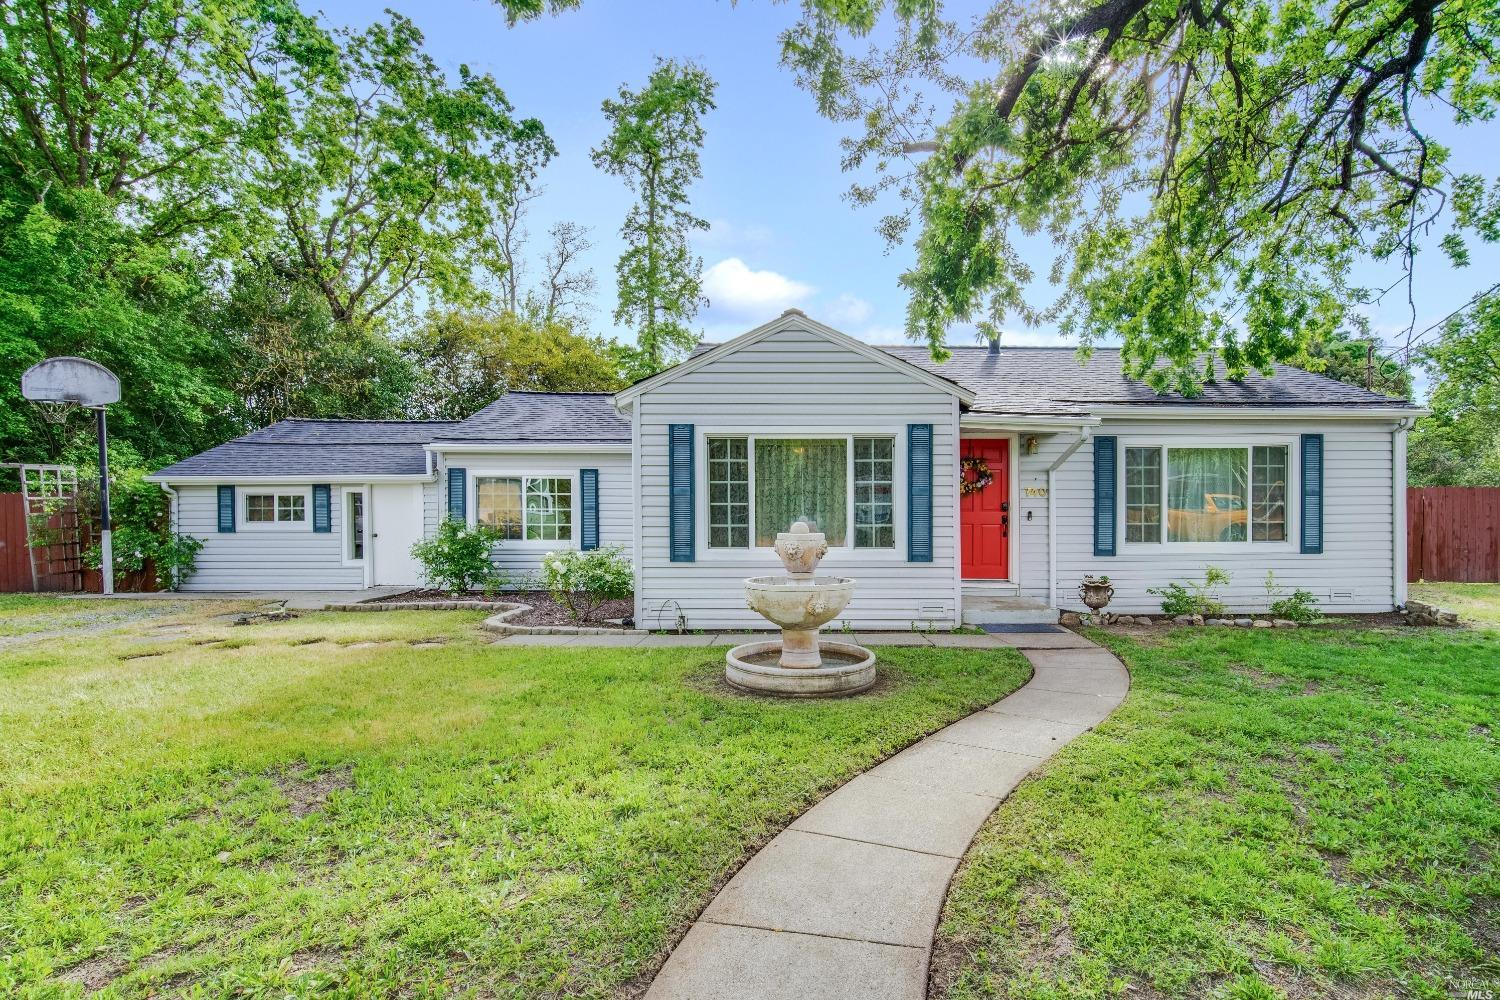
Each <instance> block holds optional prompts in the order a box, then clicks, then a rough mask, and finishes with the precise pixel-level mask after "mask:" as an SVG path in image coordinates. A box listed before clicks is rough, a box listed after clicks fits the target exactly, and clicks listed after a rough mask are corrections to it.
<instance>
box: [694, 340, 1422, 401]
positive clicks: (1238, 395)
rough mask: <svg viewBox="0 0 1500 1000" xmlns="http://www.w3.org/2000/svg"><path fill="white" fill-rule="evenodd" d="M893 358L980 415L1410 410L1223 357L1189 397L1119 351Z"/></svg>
mask: <svg viewBox="0 0 1500 1000" xmlns="http://www.w3.org/2000/svg"><path fill="white" fill-rule="evenodd" d="M718 346H719V345H718V344H715V343H710V342H708V341H704V342H702V343H700V344H698V346H697V347H695V348H693V351H692V353H691V354H689V355H688V357H687V360H692V359H693V358H695V357H697V356H698V355H700V354H702V353H703V352H705V351H710V350H713V349H714V348H715V347H718ZM871 346H873V347H878V348H880V350H882V351H885V352H886V353H887V354H890V355H891V356H892V357H896V358H900V359H901V360H902V361H906V362H909V363H911V364H913V365H916V366H917V367H918V368H921V369H923V370H925V371H929V372H931V373H933V374H934V375H939V376H941V377H943V378H945V379H947V380H948V381H950V382H953V383H955V384H957V385H960V386H962V387H963V388H965V389H968V390H969V391H970V392H972V393H974V394H975V396H976V398H975V400H974V405H973V406H971V407H970V408H969V409H970V411H971V412H975V413H1018V414H1020V413H1024V414H1038V415H1042V414H1045V415H1059V416H1061V415H1072V414H1083V413H1088V412H1089V409H1090V404H1111V405H1114V404H1130V405H1140V406H1163V405H1166V406H1381V407H1396V406H1402V407H1411V406H1412V404H1411V403H1409V402H1407V401H1406V400H1404V399H1392V398H1391V397H1389V396H1382V395H1380V394H1379V393H1378V392H1370V391H1369V390H1367V389H1361V388H1360V387H1359V386H1355V385H1350V384H1349V383H1347V382H1340V381H1338V380H1337V379H1331V378H1329V377H1328V376H1326V375H1318V374H1315V373H1313V372H1309V371H1304V370H1302V369H1301V368H1294V367H1292V366H1291V365H1275V366H1274V368H1275V371H1276V376H1275V378H1266V377H1264V376H1262V375H1258V374H1256V373H1254V372H1251V373H1250V374H1249V375H1247V376H1246V377H1245V378H1244V380H1242V381H1239V382H1232V381H1230V380H1229V379H1228V378H1227V377H1226V376H1225V374H1224V371H1225V369H1224V365H1223V363H1222V362H1217V363H1216V369H1217V371H1218V376H1219V377H1218V381H1216V382H1212V383H1210V384H1208V385H1205V386H1204V387H1203V393H1202V394H1201V395H1198V396H1194V397H1192V398H1191V399H1189V398H1187V397H1185V396H1182V395H1180V394H1179V393H1175V392H1168V393H1165V394H1162V395H1157V394H1156V393H1155V392H1153V391H1152V390H1151V389H1150V388H1149V387H1148V386H1145V385H1143V384H1141V383H1140V382H1133V381H1131V380H1130V379H1128V378H1126V377H1125V376H1124V375H1123V374H1121V372H1120V350H1119V348H1117V347H1116V348H1112V347H1100V348H1096V349H1095V350H1094V354H1093V356H1092V357H1091V358H1090V359H1089V360H1088V363H1087V364H1082V365H1080V364H1079V363H1078V355H1077V352H1076V349H1075V348H1072V347H1002V348H1001V349H1000V352H999V353H998V354H991V353H990V349H989V347H988V346H987V345H981V346H970V345H963V346H958V347H954V346H951V345H950V346H949V348H948V350H949V351H951V352H952V355H953V356H952V357H950V358H949V359H948V360H947V361H945V362H943V363H941V364H939V363H938V362H936V361H933V360H932V353H931V352H930V351H929V350H928V349H927V348H925V347H921V346H919V345H916V344H912V345H905V344H901V345H895V346H888V345H885V344H874V345H871Z"/></svg>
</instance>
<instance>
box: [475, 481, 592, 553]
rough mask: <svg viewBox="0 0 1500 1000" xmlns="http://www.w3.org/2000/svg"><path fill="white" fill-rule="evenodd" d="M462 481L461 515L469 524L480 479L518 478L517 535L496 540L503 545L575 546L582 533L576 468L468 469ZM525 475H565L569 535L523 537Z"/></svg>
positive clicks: (547, 548)
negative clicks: (570, 506)
mask: <svg viewBox="0 0 1500 1000" xmlns="http://www.w3.org/2000/svg"><path fill="white" fill-rule="evenodd" d="M468 479H469V481H468V483H467V484H466V489H467V490H468V493H467V497H468V499H467V501H466V502H465V504H464V506H465V507H466V508H467V509H466V510H465V511H464V519H465V520H466V521H467V522H468V524H469V527H471V528H472V527H474V526H475V525H476V524H478V523H479V486H478V481H479V480H481V479H519V480H521V537H520V538H508V539H506V540H505V541H503V542H500V543H499V544H500V546H501V547H503V548H507V549H527V550H535V551H538V552H553V551H556V550H557V549H576V548H578V545H579V542H578V536H579V535H580V534H581V533H582V527H581V525H580V524H579V518H581V517H582V516H583V498H582V494H581V493H580V492H579V483H578V481H579V476H578V470H577V469H540V470H538V469H528V470H525V471H518V470H515V469H470V470H469V474H468ZM528 479H566V480H567V481H568V482H569V484H570V485H569V487H568V488H569V490H570V492H571V496H572V503H573V509H572V515H573V516H572V523H571V524H570V525H569V532H570V534H571V537H569V538H527V537H526V481H527V480H528Z"/></svg>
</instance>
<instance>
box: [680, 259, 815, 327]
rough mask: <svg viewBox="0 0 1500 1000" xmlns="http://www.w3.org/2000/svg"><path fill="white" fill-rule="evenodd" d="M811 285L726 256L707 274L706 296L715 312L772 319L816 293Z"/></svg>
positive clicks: (704, 290)
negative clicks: (755, 268)
mask: <svg viewBox="0 0 1500 1000" xmlns="http://www.w3.org/2000/svg"><path fill="white" fill-rule="evenodd" d="M813 291H814V289H813V287H812V286H811V285H806V284H803V283H802V282H800V281H794V280H792V279H791V278H788V277H787V276H786V275H784V274H778V273H776V272H775V271H770V270H766V271H756V270H753V269H752V268H751V267H750V266H749V265H747V264H746V263H745V262H744V261H742V260H740V259H739V258H738V257H726V258H725V259H724V260H721V261H719V262H718V263H717V264H715V265H713V266H712V267H710V268H709V269H708V270H706V271H704V272H703V294H705V295H707V296H708V301H709V304H710V306H711V308H712V309H714V310H715V311H723V312H727V313H736V314H738V315H742V316H749V317H754V318H758V319H763V320H764V319H771V318H772V317H774V316H775V315H776V314H777V313H779V312H780V311H781V310H783V309H786V308H789V307H791V306H795V305H797V304H798V303H800V302H802V301H803V300H805V299H806V298H807V297H808V296H809V295H811V294H812V293H813Z"/></svg>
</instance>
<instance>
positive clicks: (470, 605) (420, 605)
mask: <svg viewBox="0 0 1500 1000" xmlns="http://www.w3.org/2000/svg"><path fill="white" fill-rule="evenodd" d="M326 610H328V611H512V610H514V611H530V610H531V605H529V604H515V603H513V602H511V601H359V602H357V603H352V604H329V605H327V606H326Z"/></svg>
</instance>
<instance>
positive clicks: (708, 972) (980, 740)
mask: <svg viewBox="0 0 1500 1000" xmlns="http://www.w3.org/2000/svg"><path fill="white" fill-rule="evenodd" d="M720 640H721V641H722V640H723V637H720ZM959 640H962V641H959ZM864 641H868V642H870V643H872V644H876V645H878V644H880V643H881V642H882V639H881V637H879V636H878V635H866V636H865V637H864ZM930 641H931V642H932V644H933V645H939V646H950V645H961V646H970V647H980V648H985V647H988V648H996V647H1000V646H1010V647H1013V648H1017V649H1020V650H1021V652H1022V654H1023V655H1025V657H1026V658H1027V659H1028V660H1030V661H1031V665H1032V667H1033V668H1034V669H1035V674H1034V675H1033V677H1032V678H1031V681H1030V682H1029V683H1027V684H1026V685H1025V686H1023V687H1021V688H1020V689H1019V690H1017V691H1016V692H1015V693H1013V694H1011V695H1010V696H1009V697H1008V698H1005V699H1003V700H1002V701H999V702H997V703H996V704H994V705H991V706H990V707H989V708H987V709H984V710H983V711H980V712H975V713H974V714H973V715H971V716H969V717H968V718H965V719H960V720H959V721H958V722H955V723H954V724H953V725H951V726H949V727H948V728H946V729H943V730H940V731H938V732H936V733H934V734H933V735H931V736H929V737H927V738H926V739H924V740H922V741H921V742H919V743H916V744H914V745H913V746H911V747H908V748H907V749H905V750H903V751H901V752H900V753H898V754H896V755H895V756H894V757H891V758H889V759H887V760H886V761H884V762H883V763H881V764H879V765H878V766H876V767H875V768H873V769H871V770H869V771H866V772H865V773H864V774H861V775H859V776H858V777H856V778H854V779H853V780H852V781H850V782H849V783H848V784H846V785H844V786H842V787H841V788H839V789H838V790H836V791H835V792H834V793H833V794H831V795H829V796H828V797H827V798H825V799H824V800H823V801H821V802H819V803H818V804H817V805H816V806H814V807H813V808H812V809H810V810H808V811H807V812H806V813H804V814H803V815H802V816H801V817H800V818H799V819H797V820H796V821H795V822H794V823H792V825H791V826H790V827H789V828H787V829H786V830H784V831H783V832H782V833H781V834H780V835H778V836H777V837H776V838H775V839H774V840H772V841H771V842H770V843H769V844H767V845H766V846H765V847H764V848H763V849H762V850H761V851H760V853H758V854H756V855H755V856H754V857H753V858H751V859H750V861H749V862H748V863H747V864H746V865H745V867H744V868H742V869H741V870H740V872H739V874H737V875H735V877H734V878H733V879H732V880H730V882H729V884H728V885H726V886H725V887H724V888H723V890H721V891H720V892H719V894H718V896H716V897H715V898H714V900H713V902H711V903H709V905H708V908H707V909H705V910H704V911H703V914H702V915H701V916H700V917H699V918H698V921H697V923H695V924H693V926H692V928H691V929H690V930H689V931H688V933H687V936H686V937H684V938H683V940H682V942H681V944H679V945H678V946H677V950H676V951H674V952H673V953H672V955H671V957H670V958H669V959H668V960H667V963H666V965H665V966H663V968H662V970H661V972H660V973H658V974H657V977H656V981H655V982H653V983H652V984H651V988H650V990H649V991H648V992H647V994H646V998H647V1000H811V998H816V1000H922V998H923V997H925V996H926V995H927V964H928V959H929V958H930V956H931V953H932V938H933V934H934V933H935V932H936V930H937V921H938V915H939V913H940V912H941V910H942V907H943V900H944V899H945V898H946V896H947V891H948V882H949V880H950V879H951V878H952V877H953V873H954V871H955V870H956V869H957V867H958V862H959V859H960V858H961V857H962V856H963V854H964V852H965V851H966V850H968V847H969V842H970V841H971V840H972V839H973V838H974V835H975V834H976V833H977V832H978V831H979V827H980V826H981V825H982V824H983V823H984V821H985V820H986V819H987V818H988V817H989V815H990V813H991V812H993V811H994V809H995V807H996V806H998V805H999V804H1000V802H1001V800H1002V799H1004V798H1005V797H1006V796H1007V795H1009V794H1010V792H1011V790H1012V789H1014V788H1015V787H1016V785H1018V784H1020V782H1021V779H1022V778H1024V777H1025V776H1026V775H1027V773H1029V772H1030V771H1031V770H1032V769H1033V768H1035V767H1036V766H1037V765H1039V764H1041V763H1042V762H1043V761H1045V760H1047V759H1048V758H1049V757H1051V756H1052V755H1053V754H1055V753H1057V751H1058V750H1060V749H1061V748H1062V747H1063V745H1064V744H1066V743H1067V742H1068V741H1069V740H1071V739H1073V738H1074V737H1075V736H1077V735H1079V734H1080V733H1083V732H1086V731H1087V730H1089V729H1091V728H1093V727H1094V726H1095V725H1097V724H1098V723H1099V722H1100V721H1102V720H1103V719H1104V717H1105V716H1107V715H1108V714H1109V713H1110V712H1112V711H1113V710H1114V709H1115V706H1117V705H1119V704H1120V702H1121V701H1123V700H1124V698H1125V693H1126V691H1127V689H1128V688H1129V686H1130V675H1129V674H1128V673H1127V672H1126V670H1125V666H1124V664H1122V663H1121V662H1120V661H1119V660H1118V659H1116V658H1115V657H1114V656H1113V655H1112V654H1111V653H1109V652H1107V651H1106V650H1104V649H1102V648H1100V647H1099V646H1097V645H1095V644H1094V643H1092V642H1090V641H1089V640H1087V639H1085V638H1083V637H1082V636H1080V635H1077V634H1075V633H1072V632H1066V631H1063V630H1061V629H1059V630H1058V631H1057V632H1050V633H1038V634H1006V635H985V636H932V637H930ZM647 644H648V645H649V643H647ZM580 645H582V643H580Z"/></svg>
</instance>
